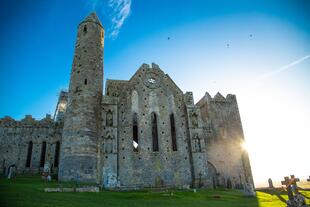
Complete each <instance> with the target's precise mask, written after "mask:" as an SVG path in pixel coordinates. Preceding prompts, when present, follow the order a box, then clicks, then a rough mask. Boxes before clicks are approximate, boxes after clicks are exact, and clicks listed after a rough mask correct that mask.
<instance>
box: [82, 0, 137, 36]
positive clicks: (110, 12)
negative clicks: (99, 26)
mask: <svg viewBox="0 0 310 207" xmlns="http://www.w3.org/2000/svg"><path fill="white" fill-rule="evenodd" d="M88 5H89V6H90V7H91V9H92V10H96V11H97V13H100V14H102V16H104V17H105V18H108V20H107V24H108V25H105V27H106V29H107V31H106V34H107V37H109V38H112V39H115V38H117V36H118V34H119V32H120V30H121V28H122V26H123V24H124V22H125V20H126V19H127V18H128V16H129V15H130V12H131V0H88Z"/></svg>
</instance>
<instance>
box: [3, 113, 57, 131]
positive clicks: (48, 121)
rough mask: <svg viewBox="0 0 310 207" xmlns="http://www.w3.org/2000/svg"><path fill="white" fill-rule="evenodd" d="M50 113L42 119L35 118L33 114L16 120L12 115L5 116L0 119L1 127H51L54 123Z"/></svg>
mask: <svg viewBox="0 0 310 207" xmlns="http://www.w3.org/2000/svg"><path fill="white" fill-rule="evenodd" d="M54 124H55V122H54V121H53V119H52V117H51V115H50V114H46V116H45V117H44V118H42V119H40V120H36V119H34V118H33V117H32V116H31V115H25V117H24V118H23V119H21V120H15V119H13V118H12V117H10V116H5V117H3V118H1V119H0V127H27V128H28V127H49V126H52V125H54Z"/></svg>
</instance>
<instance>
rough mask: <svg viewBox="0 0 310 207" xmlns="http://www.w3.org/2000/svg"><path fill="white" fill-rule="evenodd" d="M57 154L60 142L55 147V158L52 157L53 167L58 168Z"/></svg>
mask: <svg viewBox="0 0 310 207" xmlns="http://www.w3.org/2000/svg"><path fill="white" fill-rule="evenodd" d="M59 152H60V142H59V141H57V142H56V147H55V157H54V167H58V164H59Z"/></svg>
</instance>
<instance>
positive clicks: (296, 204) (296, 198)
mask: <svg viewBox="0 0 310 207" xmlns="http://www.w3.org/2000/svg"><path fill="white" fill-rule="evenodd" d="M296 182H299V178H295V176H294V175H291V178H289V177H284V181H281V184H282V185H285V186H286V190H287V195H288V198H289V199H288V200H287V201H286V204H287V207H306V206H307V205H306V202H305V198H304V196H303V195H302V194H301V193H299V192H298V188H297V183H296Z"/></svg>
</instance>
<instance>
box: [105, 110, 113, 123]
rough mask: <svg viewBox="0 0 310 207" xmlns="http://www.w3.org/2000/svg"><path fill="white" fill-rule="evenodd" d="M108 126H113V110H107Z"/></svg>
mask: <svg viewBox="0 0 310 207" xmlns="http://www.w3.org/2000/svg"><path fill="white" fill-rule="evenodd" d="M106 126H113V112H112V111H111V110H109V111H108V112H107V116H106Z"/></svg>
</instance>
